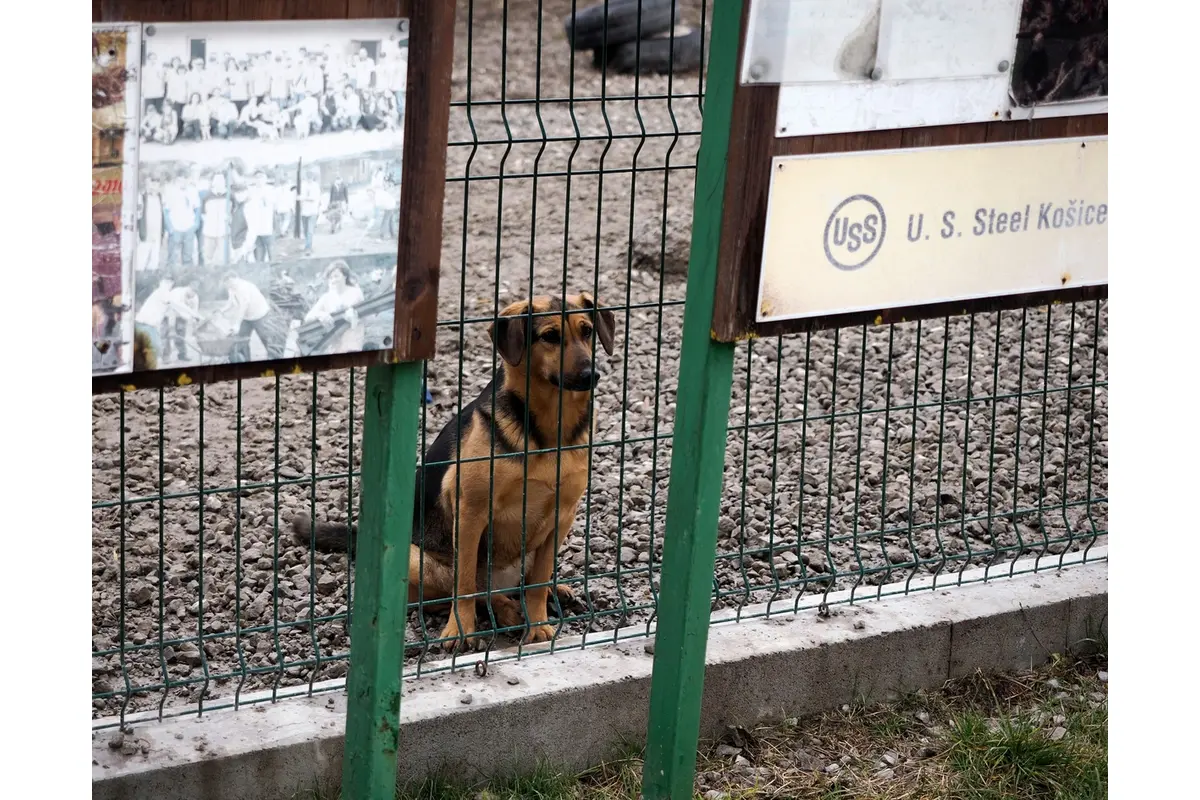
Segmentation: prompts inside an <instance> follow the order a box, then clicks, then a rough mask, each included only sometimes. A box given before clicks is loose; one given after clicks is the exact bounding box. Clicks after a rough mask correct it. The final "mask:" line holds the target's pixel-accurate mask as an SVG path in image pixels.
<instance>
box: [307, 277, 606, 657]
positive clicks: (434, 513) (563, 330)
mask: <svg viewBox="0 0 1200 800" xmlns="http://www.w3.org/2000/svg"><path fill="white" fill-rule="evenodd" d="M546 312H558V313H546ZM543 314H544V316H543ZM615 327H616V321H615V318H614V317H613V313H612V312H611V311H608V310H603V309H599V308H598V307H597V304H596V301H595V299H594V298H593V297H592V296H591V295H590V294H587V293H586V292H584V293H580V294H577V295H572V296H569V297H567V298H566V305H565V306H564V304H563V302H562V301H561V300H560V299H559V298H557V297H548V296H539V297H535V298H533V299H532V300H523V301H520V302H517V303H513V304H512V305H509V306H508V307H506V308H505V309H504V310H503V311H501V312H500V314H499V315H498V316H497V318H496V320H495V322H493V323H492V324H491V325H489V326H488V334H489V336H490V337H491V339H492V342H493V344H494V346H495V348H496V350H497V351H498V352H499V354H500V357H501V359H502V363H501V369H500V372H499V374H498V375H497V377H496V379H495V380H494V381H492V382H491V383H489V384H488V385H487V386H486V387H485V388H484V389H483V391H482V392H480V394H479V396H478V397H476V398H475V399H474V400H472V401H471V402H470V403H469V404H467V405H466V406H464V407H463V409H462V412H461V413H460V414H459V415H458V416H457V417H455V418H453V419H451V420H450V421H449V422H447V423H446V425H445V427H443V428H442V430H441V432H440V433H439V434H438V437H437V438H436V439H435V440H434V442H433V444H432V445H430V447H429V449H428V451H427V452H426V453H425V460H424V464H423V465H422V467H419V468H418V470H417V476H416V489H415V498H414V504H413V543H412V545H411V549H410V555H409V568H408V602H409V603H415V602H419V601H430V600H433V601H439V600H440V601H448V600H450V598H453V601H452V604H453V609H452V611H451V614H450V620H449V622H447V623H446V626H445V628H444V629H443V630H442V633H441V638H442V639H443V640H445V644H444V646H445V647H446V649H449V650H454V649H458V648H460V647H464V646H465V643H466V642H467V641H468V637H470V636H471V634H473V633H475V631H476V603H477V602H485V601H486V600H487V598H486V596H484V597H478V598H476V597H471V595H473V594H475V593H477V592H486V591H487V589H488V584H487V574H486V570H487V565H488V554H489V551H490V554H491V564H492V585H491V588H492V590H493V591H494V592H495V591H505V590H507V593H504V594H501V593H497V594H493V595H492V596H491V600H490V602H491V604H492V608H493V609H494V611H495V614H496V621H497V622H498V623H499V624H500V625H501V626H503V627H506V628H509V627H511V628H518V627H521V626H522V625H524V627H525V631H526V632H525V636H524V641H525V642H526V643H527V644H533V643H536V642H544V641H548V640H549V639H550V638H551V637H552V636H553V634H554V628H553V626H552V625H550V624H549V622H548V619H549V616H548V613H547V605H548V603H549V602H550V588H551V587H550V581H551V579H552V577H553V575H554V564H555V561H556V559H557V556H558V552H559V549H560V548H561V547H562V544H563V542H564V541H565V540H566V538H567V535H568V534H569V533H570V531H571V526H572V525H573V524H574V523H575V516H576V513H577V512H578V508H579V502H580V500H581V499H582V497H583V493H584V491H586V489H587V481H588V448H587V445H589V444H590V443H591V440H592V432H593V425H594V423H593V419H592V414H591V407H592V402H591V400H592V391H593V390H594V389H595V387H596V385H597V383H598V382H599V378H600V372H599V370H598V368H597V364H596V359H595V342H596V341H599V342H600V344H601V346H602V347H603V348H604V351H605V353H607V354H608V355H610V356H611V355H612V353H613V342H614V339H615ZM493 390H494V391H495V402H494V403H493ZM560 409H561V416H560ZM527 420H528V423H527V422H526V421H527ZM560 423H561V426H560ZM560 436H561V438H560ZM527 437H528V440H526V439H527ZM559 447H562V448H571V449H563V450H559V449H557V448H559ZM539 450H551V452H544V453H538V452H535V453H530V454H528V455H526V452H527V451H539ZM464 461H465V462H466V463H461V462H464ZM437 462H442V463H437ZM556 499H557V503H556ZM422 501H423V502H422ZM489 512H490V518H491V524H490V525H489V523H488V520H489ZM523 523H524V524H523ZM292 530H293V535H294V537H295V539H296V540H297V542H298V543H301V544H303V545H306V546H308V545H309V544H313V545H315V547H316V548H317V549H318V550H323V551H327V552H328V551H344V550H346V549H347V548H353V536H354V531H353V530H351V529H350V528H348V527H347V526H346V525H344V524H337V523H328V522H322V523H318V524H317V526H316V529H315V531H314V530H313V526H312V524H311V521H310V518H309V516H308V515H300V516H298V517H296V518H294V519H293V521H292ZM522 540H523V541H524V549H522ZM522 553H524V560H522ZM351 554H352V553H351ZM456 569H457V576H456ZM522 576H523V577H524V579H525V580H524V582H525V583H526V584H533V588H528V589H525V608H526V610H527V619H524V620H523V619H522V614H521V603H520V602H518V601H517V600H515V599H514V598H513V597H511V596H509V595H510V594H511V593H512V592H513V591H514V590H515V591H519V589H518V587H519V586H520V585H521V583H522V581H521V578H522ZM554 589H555V591H556V593H557V594H558V596H559V597H560V598H563V599H564V600H566V601H568V602H569V601H570V600H572V599H573V597H574V595H573V593H572V592H571V590H570V589H569V587H566V586H563V585H559V586H555V587H554ZM444 604H445V603H444V602H441V603H436V604H435V605H437V606H443V605H444ZM472 644H474V642H472Z"/></svg>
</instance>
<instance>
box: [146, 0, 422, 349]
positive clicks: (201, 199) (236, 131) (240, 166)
mask: <svg viewBox="0 0 1200 800" xmlns="http://www.w3.org/2000/svg"><path fill="white" fill-rule="evenodd" d="M145 41H146V46H145V48H144V54H143V63H142V70H141V84H142V89H141V99H140V103H141V111H142V131H141V134H142V135H141V142H142V145H141V147H140V153H139V162H140V165H139V169H138V176H137V202H136V217H135V224H134V226H133V231H132V234H133V236H134V238H135V253H134V264H133V267H134V270H133V272H134V279H133V283H134V304H133V306H134V308H133V317H134V320H133V321H134V328H135V331H136V333H137V336H138V341H139V342H144V343H147V345H146V346H147V347H148V348H149V349H150V350H151V351H152V352H153V354H154V356H155V360H156V362H157V368H159V369H163V368H171V367H182V366H197V365H209V364H222V363H237V362H244V361H261V360H277V359H285V358H294V357H301V356H309V355H319V354H330V353H344V352H355V351H362V350H375V349H382V348H387V347H390V346H391V337H392V334H393V331H392V324H393V319H394V316H395V291H394V289H393V288H392V287H393V285H394V273H395V264H396V250H397V247H398V237H399V228H400V225H399V205H400V181H401V172H402V156H403V134H402V129H401V125H402V121H403V117H404V96H405V86H406V83H407V57H408V40H407V30H402V29H398V28H397V24H396V22H395V21H391V22H389V21H386V20H348V21H339V22H332V21H331V22H328V23H327V24H326V23H322V25H321V26H320V27H314V26H313V24H311V23H303V22H289V21H282V22H262V23H259V22H244V23H242V22H212V23H208V22H199V23H162V24H161V25H156V26H155V32H154V33H153V35H148V36H147V37H146V40H145ZM389 131H390V132H391V133H388V132H389Z"/></svg>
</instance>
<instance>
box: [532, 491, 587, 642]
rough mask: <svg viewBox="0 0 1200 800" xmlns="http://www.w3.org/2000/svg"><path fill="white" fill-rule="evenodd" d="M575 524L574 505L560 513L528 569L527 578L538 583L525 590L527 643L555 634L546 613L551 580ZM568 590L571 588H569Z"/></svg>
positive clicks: (547, 639) (544, 639)
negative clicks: (561, 549)
mask: <svg viewBox="0 0 1200 800" xmlns="http://www.w3.org/2000/svg"><path fill="white" fill-rule="evenodd" d="M574 524H575V508H574V507H572V508H571V510H570V511H569V512H565V511H564V512H563V513H560V514H559V516H558V519H557V520H555V529H554V530H553V531H552V532H551V535H549V536H547V537H545V539H544V540H543V541H542V545H541V547H539V548H538V549H537V550H536V551H535V552H534V555H533V564H532V565H531V566H530V568H529V572H528V574H527V575H526V581H528V582H529V583H532V584H541V585H540V586H537V585H535V586H534V587H533V588H531V589H526V590H525V609H526V610H525V613H526V615H527V622H528V624H529V632H528V633H527V634H526V635H525V642H526V644H533V643H535V642H548V641H550V639H552V638H553V637H554V626H553V625H550V624H549V614H548V613H547V611H548V609H547V607H546V606H547V604H548V603H549V602H550V588H551V587H550V586H549V583H550V580H551V579H552V578H553V577H554V561H555V559H556V558H557V557H558V550H559V547H561V546H562V543H563V542H564V541H565V540H566V538H567V534H569V533H570V532H571V526H572V525H574ZM564 588H567V587H565V586H562V587H560V586H555V587H554V589H555V590H556V591H560V592H561V590H562V589H564ZM567 591H568V592H569V591H570V589H567ZM572 594H573V593H572Z"/></svg>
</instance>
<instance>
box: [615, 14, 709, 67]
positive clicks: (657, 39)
mask: <svg viewBox="0 0 1200 800" xmlns="http://www.w3.org/2000/svg"><path fill="white" fill-rule="evenodd" d="M700 45H701V41H700V31H698V30H693V29H692V28H688V27H686V26H679V27H677V28H676V29H675V38H674V41H672V39H671V34H670V33H669V32H664V33H660V34H658V35H657V36H654V37H651V38H649V39H642V41H641V42H627V43H625V44H623V45H621V46H620V47H618V48H616V51H615V52H613V53H611V54H610V55H609V56H608V61H609V64H610V65H611V66H612V68H613V69H614V70H616V71H617V72H625V73H631V72H634V71H636V70H637V68H638V67H639V66H640V67H641V71H642V72H653V73H655V74H658V75H665V74H667V73H668V72H689V71H691V70H694V69H697V68H698V67H699V66H700V55H701V54H700V50H701V47H700ZM672 57H673V58H672Z"/></svg>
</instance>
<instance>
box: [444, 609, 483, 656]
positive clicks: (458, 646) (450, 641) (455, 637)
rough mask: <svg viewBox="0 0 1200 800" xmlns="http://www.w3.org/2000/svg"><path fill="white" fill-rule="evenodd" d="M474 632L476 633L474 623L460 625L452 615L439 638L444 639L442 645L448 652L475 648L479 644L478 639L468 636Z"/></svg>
mask: <svg viewBox="0 0 1200 800" xmlns="http://www.w3.org/2000/svg"><path fill="white" fill-rule="evenodd" d="M473 633H475V626H474V625H465V624H464V625H459V624H458V622H457V621H456V620H455V619H454V617H453V616H451V617H450V621H449V622H447V623H446V627H444V628H442V633H441V636H440V637H439V638H440V639H442V640H443V641H442V642H440V646H441V648H442V649H443V650H445V651H446V652H448V653H453V652H455V651H460V652H463V651H467V650H473V649H475V648H476V647H477V646H478V644H479V643H478V641H477V640H476V639H473V638H468V637H470V636H471V634H473Z"/></svg>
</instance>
